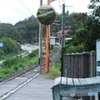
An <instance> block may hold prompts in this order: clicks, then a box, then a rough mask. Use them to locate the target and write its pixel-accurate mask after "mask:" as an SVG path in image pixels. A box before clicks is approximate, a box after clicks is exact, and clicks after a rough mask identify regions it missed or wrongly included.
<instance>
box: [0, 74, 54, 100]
mask: <svg viewBox="0 0 100 100" xmlns="http://www.w3.org/2000/svg"><path fill="white" fill-rule="evenodd" d="M12 84H13V83H12ZM23 84H24V83H23ZM53 84H54V80H53V79H48V75H47V74H39V75H37V76H36V78H33V79H32V80H31V81H30V82H27V84H25V85H23V86H22V87H21V86H20V88H19V89H18V90H17V91H15V92H14V93H11V94H10V93H9V94H10V95H9V96H7V97H6V98H5V99H0V100H52V99H53V98H52V89H51V87H52V86H53ZM19 85H20V84H19ZM9 90H10V89H9ZM13 91H14V90H13ZM13 91H12V92H13ZM6 92H8V91H6Z"/></svg>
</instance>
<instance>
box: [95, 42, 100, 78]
mask: <svg viewBox="0 0 100 100" xmlns="http://www.w3.org/2000/svg"><path fill="white" fill-rule="evenodd" d="M96 67H97V68H96V70H97V75H99V76H100V40H97V41H96Z"/></svg>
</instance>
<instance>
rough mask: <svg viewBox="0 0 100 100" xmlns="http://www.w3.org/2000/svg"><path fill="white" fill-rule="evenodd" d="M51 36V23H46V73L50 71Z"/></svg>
mask: <svg viewBox="0 0 100 100" xmlns="http://www.w3.org/2000/svg"><path fill="white" fill-rule="evenodd" d="M47 5H50V0H47ZM49 38H50V25H46V67H45V71H46V73H48V72H49Z"/></svg>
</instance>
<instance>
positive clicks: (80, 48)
mask: <svg viewBox="0 0 100 100" xmlns="http://www.w3.org/2000/svg"><path fill="white" fill-rule="evenodd" d="M83 51H84V46H83V45H77V46H73V45H72V46H70V47H68V48H67V49H66V53H76V52H79V53H80V52H83Z"/></svg>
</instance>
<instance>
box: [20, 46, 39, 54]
mask: <svg viewBox="0 0 100 100" xmlns="http://www.w3.org/2000/svg"><path fill="white" fill-rule="evenodd" d="M21 48H22V49H23V50H27V51H29V53H31V52H32V51H33V50H37V49H39V46H36V45H27V44H25V45H21Z"/></svg>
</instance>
